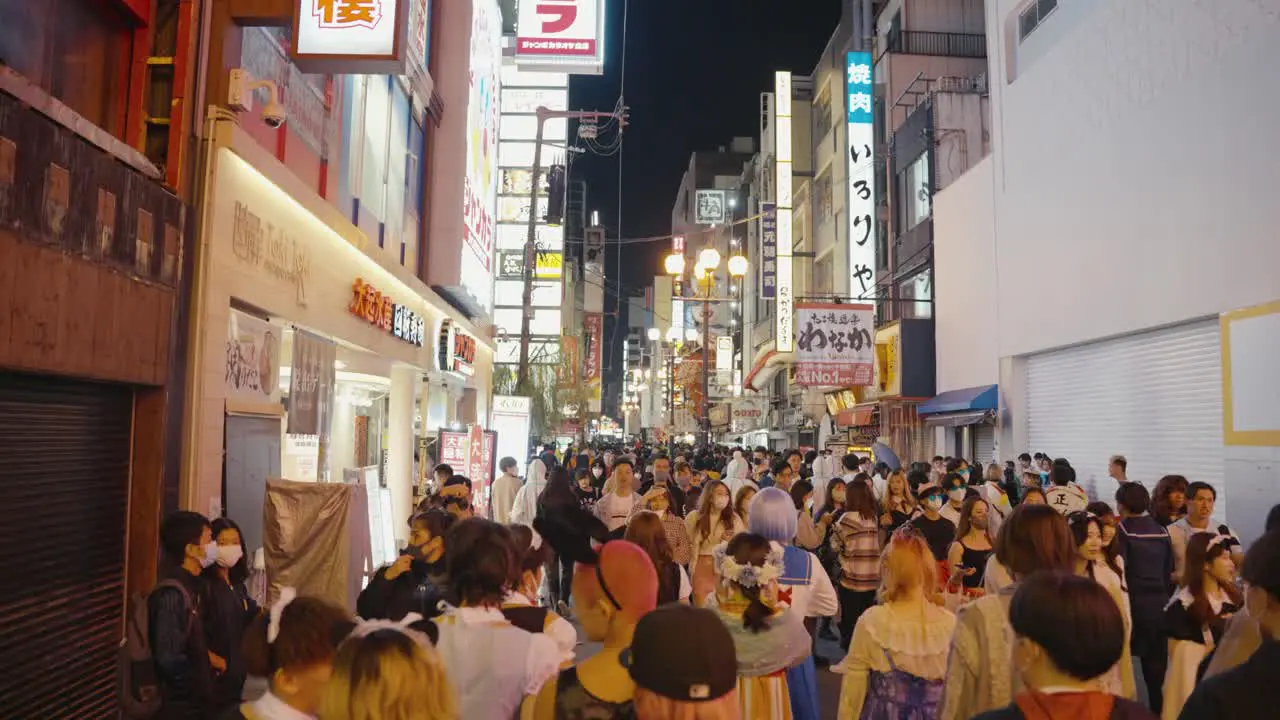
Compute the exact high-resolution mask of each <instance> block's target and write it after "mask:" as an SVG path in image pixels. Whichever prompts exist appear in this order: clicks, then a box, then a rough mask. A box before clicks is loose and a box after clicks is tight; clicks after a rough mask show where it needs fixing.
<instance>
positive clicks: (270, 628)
mask: <svg viewBox="0 0 1280 720" xmlns="http://www.w3.org/2000/svg"><path fill="white" fill-rule="evenodd" d="M297 597H298V590H297V588H291V587H287V588H282V589H281V590H280V597H278V598H276V601H275V603H273V604H272V605H271V613H270V615H269V619H268V621H267V644H268V645H270V644H272V643H274V642H275V641H276V638H277V637H280V615H281V614H282V613H283V612H284V609H285V608H287V607H289V603H291V602H293V601H294V599H296V598H297Z"/></svg>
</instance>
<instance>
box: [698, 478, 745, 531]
mask: <svg viewBox="0 0 1280 720" xmlns="http://www.w3.org/2000/svg"><path fill="white" fill-rule="evenodd" d="M716 488H724V494H725V495H728V496H729V502H728V503H727V504H726V505H725V506H724V510H721V511H720V523H721V524H722V525H724V526H725V527H726V528H732V527H733V519H734V517H736V516H737V515H736V512H737V511H736V510H735V509H734V507H733V494H732V493H730V492H729V486H728V485H725V484H724V483H722V482H720V481H719V480H711V481H709V482H708V483H707V484H706V485H703V486H702V502H701V503H700V504H699V505H698V523H697V525H696V526H695V529H696V530H697V531H698V535H699V536H700V537H703V538H710V537H711V513H713V512H715V510H716V509H715V507H713V506H712V504H711V503H712V498H714V497H715V496H716V492H715V491H716Z"/></svg>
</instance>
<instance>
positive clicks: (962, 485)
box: [938, 472, 969, 527]
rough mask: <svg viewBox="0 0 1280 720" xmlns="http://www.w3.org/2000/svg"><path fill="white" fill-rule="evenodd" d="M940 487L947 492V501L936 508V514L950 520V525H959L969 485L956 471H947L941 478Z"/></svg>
mask: <svg viewBox="0 0 1280 720" xmlns="http://www.w3.org/2000/svg"><path fill="white" fill-rule="evenodd" d="M942 489H943V490H945V491H946V492H947V502H946V504H944V505H943V506H942V507H941V508H940V509H939V510H938V514H939V515H941V516H942V517H944V518H946V519H948V520H950V521H951V524H952V525H955V526H956V527H960V516H961V515H962V514H963V512H964V501H965V498H967V497H969V486H968V484H967V483H966V482H965V480H964V475H961V474H960V473H958V472H949V473H947V476H946V477H945V478H943V479H942Z"/></svg>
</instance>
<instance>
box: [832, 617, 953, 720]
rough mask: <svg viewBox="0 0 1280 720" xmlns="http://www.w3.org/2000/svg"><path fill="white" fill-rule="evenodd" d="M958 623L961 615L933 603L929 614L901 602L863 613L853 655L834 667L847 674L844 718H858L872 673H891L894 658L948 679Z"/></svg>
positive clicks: (901, 665) (903, 666)
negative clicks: (948, 658) (919, 611)
mask: <svg viewBox="0 0 1280 720" xmlns="http://www.w3.org/2000/svg"><path fill="white" fill-rule="evenodd" d="M955 627H956V616H955V615H953V614H951V612H950V611H948V610H946V609H945V608H942V607H939V606H937V605H934V604H933V603H928V602H927V603H925V605H924V613H923V615H920V614H914V613H912V612H910V611H908V610H906V609H905V608H902V607H901V606H899V605H897V604H896V603H891V604H889V605H876V606H873V607H872V608H870V609H869V610H867V611H866V612H865V613H863V614H862V617H860V618H858V624H857V626H856V627H854V630H853V640H852V641H851V642H850V644H849V654H848V656H846V657H845V659H844V660H843V661H841V662H840V664H839V665H838V666H836V667H834V668H832V670H833V671H841V672H843V673H844V681H843V682H842V683H841V686H840V713H839V716H840V717H842V718H856V717H858V716H860V715H861V714H862V705H863V703H864V702H865V700H866V697H867V683H868V676H869V674H870V673H871V672H880V673H884V672H889V670H890V667H889V656H892V657H893V664H894V665H895V666H897V668H898V669H899V670H902V671H905V672H909V673H911V674H912V675H916V676H918V677H922V678H926V679H929V680H940V679H942V677H943V676H945V675H946V673H947V652H948V651H949V650H950V648H951V635H952V633H953V632H954V631H955Z"/></svg>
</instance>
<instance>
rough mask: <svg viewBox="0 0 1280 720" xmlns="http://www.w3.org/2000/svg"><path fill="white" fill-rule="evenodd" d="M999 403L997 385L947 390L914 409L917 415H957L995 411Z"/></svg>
mask: <svg viewBox="0 0 1280 720" xmlns="http://www.w3.org/2000/svg"><path fill="white" fill-rule="evenodd" d="M999 403H1000V389H999V386H998V385H983V386H981V387H973V388H965V389H963V390H948V391H947V392H944V393H942V394H941V395H937V396H935V397H934V398H933V399H932V400H930V401H929V402H926V403H924V404H922V405H920V406H919V407H917V408H916V413H917V414H919V415H937V414H938V413H958V412H969V411H973V410H995V409H996V408H997V407H998V405H999Z"/></svg>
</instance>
